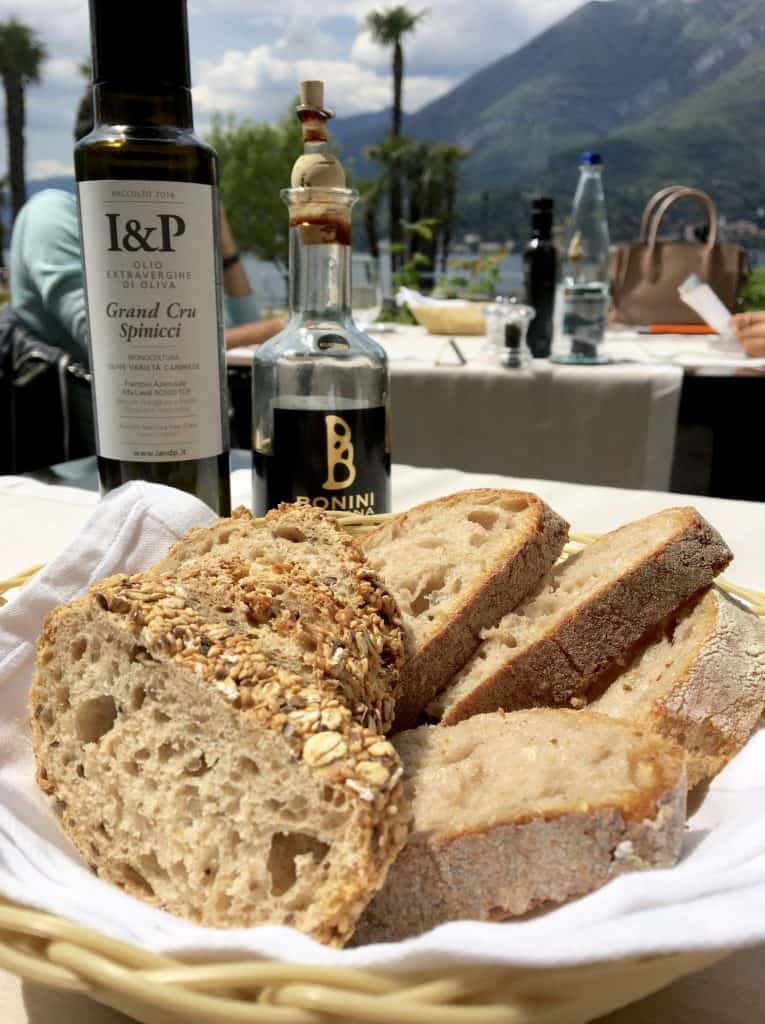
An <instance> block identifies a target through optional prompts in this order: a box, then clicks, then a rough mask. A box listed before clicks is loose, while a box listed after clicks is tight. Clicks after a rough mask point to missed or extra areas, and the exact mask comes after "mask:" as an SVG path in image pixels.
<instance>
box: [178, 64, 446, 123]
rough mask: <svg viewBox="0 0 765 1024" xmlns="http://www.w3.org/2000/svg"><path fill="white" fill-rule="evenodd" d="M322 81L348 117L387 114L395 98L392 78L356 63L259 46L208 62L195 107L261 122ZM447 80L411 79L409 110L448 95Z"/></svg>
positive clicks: (331, 100) (197, 88)
mask: <svg viewBox="0 0 765 1024" xmlns="http://www.w3.org/2000/svg"><path fill="white" fill-rule="evenodd" d="M306 78H321V79H323V80H324V81H325V82H326V83H327V102H328V103H330V104H331V105H334V106H335V107H336V108H337V109H338V113H340V114H343V115H348V114H356V113H360V112H362V111H367V110H381V109H382V108H384V107H386V106H388V105H389V104H390V100H391V84H390V77H389V75H388V74H387V73H382V74H380V73H378V72H377V71H376V70H375V69H373V68H364V67H360V66H359V65H357V64H355V63H354V62H353V61H349V60H342V59H325V58H323V57H318V56H317V57H313V58H312V57H306V58H302V59H297V60H296V59H295V57H294V55H287V54H286V53H285V54H284V55H282V50H281V48H278V47H276V48H274V47H264V46H258V47H255V48H254V49H252V50H248V51H242V50H230V51H229V52H228V53H225V54H224V55H223V57H222V59H221V60H220V61H218V62H213V61H206V62H204V63H203V64H202V67H201V74H200V75H199V77H198V84H197V85H196V86H195V88H194V106H195V109H196V110H197V111H199V112H200V113H207V114H210V113H212V112H214V111H226V112H232V113H234V114H237V115H240V116H249V117H253V118H255V119H260V120H263V119H269V118H274V117H278V116H279V115H280V114H283V113H284V111H285V108H286V106H287V104H288V103H289V101H290V100H291V98H292V96H293V95H294V94H295V93H296V92H297V87H298V83H299V82H300V81H302V80H303V79H306ZM451 84H452V83H451V80H450V79H449V78H447V77H438V76H411V77H409V78H407V83H406V97H407V107H409V108H410V109H415V108H417V107H419V106H422V104H423V103H426V102H427V101H428V100H431V99H434V98H435V97H436V96H439V95H441V94H442V93H444V92H446V90H447V89H448V88H449V87H450V85H451Z"/></svg>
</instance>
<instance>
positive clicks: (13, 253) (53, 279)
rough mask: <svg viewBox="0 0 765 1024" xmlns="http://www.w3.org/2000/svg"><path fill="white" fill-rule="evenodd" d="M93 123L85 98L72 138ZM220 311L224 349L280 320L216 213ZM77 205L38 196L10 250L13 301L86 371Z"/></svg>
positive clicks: (265, 333) (255, 339) (18, 223)
mask: <svg viewBox="0 0 765 1024" xmlns="http://www.w3.org/2000/svg"><path fill="white" fill-rule="evenodd" d="M92 125H93V117H92V108H91V106H90V97H89V94H88V95H86V97H85V98H84V99H83V101H82V103H81V104H80V109H79V111H78V114H77V122H76V124H75V132H74V135H75V141H77V140H78V139H80V138H81V137H82V136H83V135H87V134H88V132H89V131H90V130H91V128H92ZM221 249H222V256H223V264H224V270H223V291H224V296H223V312H224V317H225V326H226V347H227V348H233V347H235V346H239V345H258V344H260V343H261V342H263V341H266V340H267V339H268V338H270V337H271V336H272V335H274V334H276V333H277V332H278V331H280V330H281V329H282V327H283V326H284V324H285V323H286V321H285V320H281V319H276V320H260V319H259V316H260V310H259V308H258V302H257V299H256V297H255V294H254V293H253V291H252V289H251V288H250V282H249V280H248V278H247V272H246V271H245V269H244V267H243V265H242V263H241V262H240V260H239V255H238V250H237V247H236V242H235V240H234V237H233V235H232V233H231V229H230V228H229V225H228V221H227V219H226V214H225V211H224V210H223V209H221ZM80 256H81V249H80V226H79V218H78V215H77V200H76V199H75V197H74V196H73V195H72V194H71V193H69V192H64V191H62V190H59V189H44V190H43V191H42V192H38V193H37V195H35V196H33V197H32V198H31V199H30V200H29V201H28V202H27V203H25V204H24V206H23V207H22V209H21V210H20V211H19V214H18V216H17V217H16V220H15V221H14V224H13V232H12V235H11V247H10V261H9V269H10V284H11V304H12V306H13V309H14V311H15V313H16V315H17V316H18V317H19V318H20V319H21V320H22V321H23V323H24V324H26V325H27V327H29V328H30V330H32V331H33V332H34V333H35V334H36V335H37V336H38V337H39V338H40V340H41V341H45V342H47V343H48V344H49V345H54V346H56V347H57V348H61V349H63V350H64V351H65V352H68V353H69V355H70V356H71V357H72V359H74V360H75V361H77V362H79V363H82V364H83V365H84V366H88V364H89V358H88V333H87V310H86V305H85V289H84V282H83V273H82V263H81V258H80Z"/></svg>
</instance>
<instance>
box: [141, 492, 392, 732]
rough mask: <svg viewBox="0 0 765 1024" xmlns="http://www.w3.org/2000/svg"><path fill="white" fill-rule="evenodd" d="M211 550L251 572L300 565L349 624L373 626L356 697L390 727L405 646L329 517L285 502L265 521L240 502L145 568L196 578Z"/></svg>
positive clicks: (386, 604)
mask: <svg viewBox="0 0 765 1024" xmlns="http://www.w3.org/2000/svg"><path fill="white" fill-rule="evenodd" d="M208 555H214V556H217V557H222V558H227V559H229V558H237V559H240V560H241V561H242V562H244V563H245V564H246V565H248V566H249V567H250V570H251V571H252V572H257V571H259V570H260V569H261V568H263V567H265V566H269V565H294V566H298V567H299V568H300V569H301V570H302V571H303V572H305V573H308V574H309V575H310V576H312V577H313V579H314V583H315V584H316V585H323V586H324V588H327V589H328V590H330V591H331V592H332V593H333V594H334V596H335V598H336V599H337V600H338V601H339V602H340V603H341V604H344V605H345V606H346V608H347V611H345V612H343V620H344V625H345V626H346V628H347V629H350V630H351V631H354V630H355V629H356V625H355V624H358V621H359V619H361V620H362V624H366V625H363V626H362V628H367V627H368V628H371V629H373V631H374V633H375V640H376V643H377V644H378V647H376V648H374V649H371V648H370V649H369V650H368V651H366V652H365V653H364V652H362V653H363V656H364V657H366V658H367V659H368V662H369V665H368V669H369V671H368V681H367V683H366V692H365V693H364V694H362V695H361V696H362V699H364V700H366V701H367V702H368V703H369V704H370V705H372V706H373V708H374V709H375V711H376V712H379V713H380V715H381V727H382V728H383V729H384V730H387V729H388V728H389V727H390V725H391V723H392V721H393V711H394V705H395V699H396V695H397V690H398V687H399V674H398V673H399V668H400V667H401V665H402V663H403V652H404V647H403V645H404V634H403V631H402V628H401V619H400V615H399V612H398V608H397V607H396V602H395V601H394V599H393V597H392V596H391V595H390V593H389V592H388V591H387V589H386V587H385V585H384V584H383V583H382V581H381V580H380V579H379V577H378V576H377V574H376V573H375V572H374V571H373V570H372V569H371V568H370V566H369V563H368V562H367V560H366V559H365V558H364V555H363V554H362V552H361V549H360V548H359V547H358V545H357V544H355V543H354V541H353V540H352V538H351V537H350V536H349V535H348V533H347V532H346V531H344V530H342V529H341V528H340V527H339V526H338V525H337V523H336V522H334V520H333V519H332V517H331V516H327V515H325V514H324V513H323V512H320V511H319V510H318V509H314V508H312V507H311V506H309V505H282V506H280V508H278V509H273V510H272V511H270V512H269V513H268V514H267V515H266V516H265V518H264V519H255V518H253V516H252V514H251V513H250V512H249V511H248V510H247V509H246V508H244V507H243V506H242V507H240V508H237V509H235V510H234V513H233V515H232V516H231V518H229V519H218V520H217V521H216V522H215V523H213V524H212V525H211V526H207V527H200V528H198V529H194V530H189V532H188V533H187V534H186V535H185V536H184V537H182V538H181V540H179V541H178V543H177V544H175V545H174V546H173V547H172V548H171V549H170V551H169V552H168V553H167V555H166V556H165V557H164V558H163V559H161V560H160V561H159V562H157V563H156V565H154V566H152V567H151V569H150V570H149V574H150V575H152V576H159V575H162V574H166V573H173V572H177V571H179V569H180V568H181V567H186V568H187V569H188V573H187V576H190V577H193V575H194V573H195V572H196V571H197V560H198V559H199V558H202V557H205V556H208ZM336 657H338V658H340V657H341V654H340V653H339V652H338V653H337V655H336Z"/></svg>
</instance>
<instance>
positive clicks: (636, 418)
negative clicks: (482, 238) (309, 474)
mask: <svg viewBox="0 0 765 1024" xmlns="http://www.w3.org/2000/svg"><path fill="white" fill-rule="evenodd" d="M373 336H374V337H376V339H377V340H378V341H379V342H380V343H381V344H382V345H383V346H384V348H385V349H386V351H387V353H388V356H389V359H390V370H391V409H392V421H393V433H392V447H393V456H394V458H395V459H396V461H397V462H405V463H408V464H409V465H414V466H456V467H457V468H459V469H463V470H470V471H473V472H483V473H503V474H512V475H514V476H535V477H543V478H545V479H552V480H570V481H574V482H581V483H591V484H603V485H609V486H615V487H617V486H618V487H643V488H652V489H654V490H665V489H667V488H668V487H669V480H670V472H671V468H672V454H673V450H674V444H675V433H676V427H677V412H678V406H679V401H680V389H681V386H682V377H683V371H682V369H681V368H680V367H677V366H671V365H669V364H667V363H666V362H661V361H658V362H654V363H651V362H646V363H614V364H611V365H608V366H556V365H553V364H551V363H548V362H547V361H545V360H536V361H535V362H534V365H533V368H531V369H528V370H523V371H520V370H507V369H504V368H502V367H500V366H497V365H495V364H493V363H491V362H487V361H486V360H485V359H482V358H481V352H480V350H481V347H482V345H483V343H484V340H485V339H483V338H480V337H463V338H457V339H455V341H456V344H457V345H458V346H459V348H460V350H461V351H462V352H463V353H464V355H465V357H466V358H467V360H468V362H467V365H466V366H461V365H459V364H458V361H457V357H456V355H455V354H454V352H453V351H451V350H450V349H449V345H448V338H446V337H442V336H434V335H429V334H427V333H426V332H425V330H424V328H421V327H405V328H398V329H397V331H396V332H395V333H391V334H378V335H373ZM228 356H229V361H230V362H231V363H232V364H243V363H248V362H249V361H250V359H251V354H250V353H249V352H248V350H246V349H233V350H232V351H230V352H229V354H228ZM439 360H443V361H447V360H451V363H452V365H448V364H447V365H437V362H438V361H439ZM455 363H457V365H454V364H455Z"/></svg>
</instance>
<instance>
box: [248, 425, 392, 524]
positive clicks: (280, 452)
mask: <svg viewBox="0 0 765 1024" xmlns="http://www.w3.org/2000/svg"><path fill="white" fill-rule="evenodd" d="M386 415H387V410H386V409H385V408H384V406H372V407H370V408H363V409H342V410H337V409H336V410H334V411H333V412H326V411H319V410H307V409H281V408H276V409H274V425H273V440H272V447H271V450H270V451H269V453H268V454H265V453H263V452H259V451H258V450H257V449H256V450H255V452H254V458H253V491H254V506H255V511H256V513H257V514H262V513H264V512H265V511H266V510H267V509H269V508H275V507H276V506H277V505H278V504H279V503H280V502H282V501H296V502H298V503H299V504H304V505H313V506H314V507H315V508H320V509H324V510H328V511H331V512H357V513H360V514H361V515H373V514H375V513H377V512H388V511H390V453H389V452H388V449H387V444H386V434H387V430H386Z"/></svg>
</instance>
